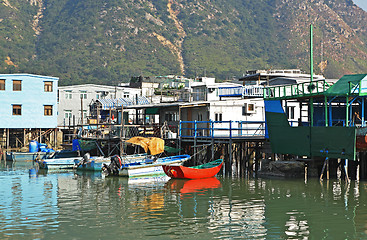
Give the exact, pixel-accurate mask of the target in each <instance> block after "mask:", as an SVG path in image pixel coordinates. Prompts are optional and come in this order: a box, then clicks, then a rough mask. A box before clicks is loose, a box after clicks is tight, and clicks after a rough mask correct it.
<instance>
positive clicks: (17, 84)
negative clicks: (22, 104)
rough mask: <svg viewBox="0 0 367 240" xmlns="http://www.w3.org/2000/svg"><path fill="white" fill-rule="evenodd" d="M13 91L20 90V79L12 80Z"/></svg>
mask: <svg viewBox="0 0 367 240" xmlns="http://www.w3.org/2000/svg"><path fill="white" fill-rule="evenodd" d="M13 91H22V81H20V80H13Z"/></svg>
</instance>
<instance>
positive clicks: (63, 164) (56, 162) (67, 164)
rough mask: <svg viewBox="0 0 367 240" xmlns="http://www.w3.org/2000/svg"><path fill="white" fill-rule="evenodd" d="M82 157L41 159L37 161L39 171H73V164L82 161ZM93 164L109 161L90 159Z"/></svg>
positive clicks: (98, 158) (102, 158)
mask: <svg viewBox="0 0 367 240" xmlns="http://www.w3.org/2000/svg"><path fill="white" fill-rule="evenodd" d="M84 158H85V156H84V157H69V158H55V159H41V160H37V163H38V166H39V168H40V169H58V170H59V169H75V162H81V161H83V159H84ZM88 159H89V160H90V161H93V162H101V161H104V162H105V163H106V162H108V161H109V160H110V159H109V158H105V157H90V158H88Z"/></svg>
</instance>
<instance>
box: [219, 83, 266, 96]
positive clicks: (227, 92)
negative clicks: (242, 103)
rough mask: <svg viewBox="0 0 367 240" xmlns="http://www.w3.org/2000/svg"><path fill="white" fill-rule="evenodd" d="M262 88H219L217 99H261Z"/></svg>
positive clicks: (256, 86)
mask: <svg viewBox="0 0 367 240" xmlns="http://www.w3.org/2000/svg"><path fill="white" fill-rule="evenodd" d="M263 93H264V87H263V86H258V85H255V86H241V87H219V88H218V96H219V97H262V96H263Z"/></svg>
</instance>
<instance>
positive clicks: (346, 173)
mask: <svg viewBox="0 0 367 240" xmlns="http://www.w3.org/2000/svg"><path fill="white" fill-rule="evenodd" d="M344 172H345V181H347V183H349V182H350V179H349V176H348V159H345V163H344Z"/></svg>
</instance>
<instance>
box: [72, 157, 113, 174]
mask: <svg viewBox="0 0 367 240" xmlns="http://www.w3.org/2000/svg"><path fill="white" fill-rule="evenodd" d="M81 161H82V160H79V159H78V160H77V159H76V160H75V161H74V163H75V166H77V165H79V163H80V162H81ZM110 161H111V159H110V158H100V159H91V160H90V161H88V162H86V163H83V164H81V165H79V166H78V167H77V170H78V171H102V168H103V165H104V164H108V163H109V162H110Z"/></svg>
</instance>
